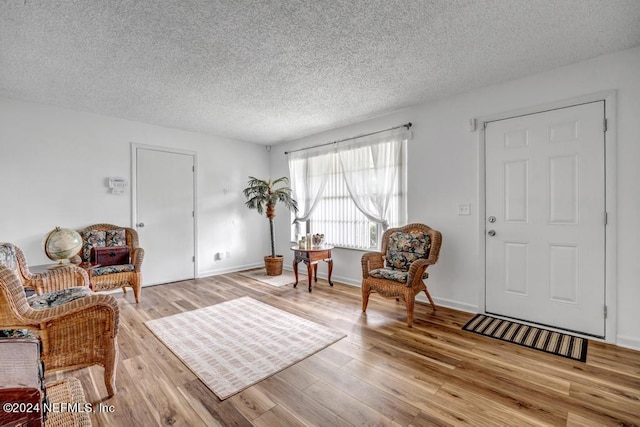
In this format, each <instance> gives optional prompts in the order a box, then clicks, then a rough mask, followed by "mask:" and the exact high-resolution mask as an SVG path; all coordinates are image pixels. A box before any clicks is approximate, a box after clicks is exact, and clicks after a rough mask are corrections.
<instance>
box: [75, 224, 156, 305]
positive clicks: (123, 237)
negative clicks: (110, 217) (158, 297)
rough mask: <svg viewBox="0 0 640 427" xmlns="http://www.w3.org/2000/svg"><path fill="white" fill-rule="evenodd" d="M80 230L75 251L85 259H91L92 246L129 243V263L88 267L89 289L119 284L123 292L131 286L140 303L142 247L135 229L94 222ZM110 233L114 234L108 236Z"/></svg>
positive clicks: (100, 289) (103, 289)
mask: <svg viewBox="0 0 640 427" xmlns="http://www.w3.org/2000/svg"><path fill="white" fill-rule="evenodd" d="M79 233H80V235H81V236H82V241H83V247H82V249H81V250H80V252H79V253H78V255H79V256H80V258H81V259H82V261H83V262H85V263H88V262H90V253H91V248H92V247H103V246H124V245H126V246H128V247H129V255H130V257H131V260H130V264H123V265H116V266H105V267H97V268H93V269H91V270H90V281H91V289H93V290H94V291H95V292H100V291H107V290H111V289H117V288H122V291H123V292H124V293H125V294H126V293H127V289H126V287H127V286H128V287H131V288H132V289H133V296H134V298H135V300H136V303H139V302H140V289H141V287H142V260H143V259H144V249H142V248H141V247H140V246H139V241H138V232H137V231H136V230H134V229H133V228H128V227H119V226H117V225H113V224H94V225H90V226H89V227H86V228H84V229H82V230H79ZM118 233H119V236H120V237H118ZM105 236H106V237H105ZM109 236H116V237H115V238H113V239H111V238H109Z"/></svg>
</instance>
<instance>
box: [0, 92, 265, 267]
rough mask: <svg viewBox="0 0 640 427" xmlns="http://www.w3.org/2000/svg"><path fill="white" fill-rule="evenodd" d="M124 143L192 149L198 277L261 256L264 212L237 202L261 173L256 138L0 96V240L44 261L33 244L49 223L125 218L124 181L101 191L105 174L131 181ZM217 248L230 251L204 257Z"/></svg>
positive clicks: (127, 216)
mask: <svg viewBox="0 0 640 427" xmlns="http://www.w3.org/2000/svg"><path fill="white" fill-rule="evenodd" d="M132 142H133V143H139V144H149V145H156V146H166V147H173V148H180V149H184V150H191V151H195V152H197V158H198V175H197V180H198V183H197V187H198V231H199V240H198V244H199V247H198V253H197V257H198V267H199V276H204V275H209V274H215V273H220V272H224V271H231V270H237V269H240V268H243V267H246V266H254V265H260V264H261V263H262V257H263V256H264V254H265V253H266V252H267V249H268V240H267V239H268V227H266V219H264V218H261V217H260V216H259V215H257V214H256V212H255V211H250V210H249V209H247V208H246V207H244V206H243V204H244V197H243V196H242V194H241V190H242V189H243V188H244V187H245V183H246V181H247V177H248V176H249V175H256V176H265V177H266V176H268V172H269V160H268V153H267V151H266V149H265V147H264V146H261V145H256V144H249V143H244V142H238V141H232V140H227V139H223V138H218V137H214V136H210V135H203V134H197V133H192V132H185V131H181V130H176V129H171V128H165V127H160V126H153V125H147V124H143V123H138V122H132V121H128V120H123V119H117V118H112V117H106V116H100V115H95V114H89V113H83V112H78V111H72V110H67V109H62V108H56V107H51V106H46V105H41V104H35V103H27V102H19V101H14V100H9V99H3V98H0V174H1V177H2V191H0V241H6V242H11V243H14V244H16V245H18V246H19V247H20V248H21V249H22V250H23V251H24V252H25V254H26V256H27V259H28V261H29V263H30V264H32V265H35V264H43V263H49V262H51V261H49V260H48V259H47V258H46V256H45V255H44V253H43V251H42V249H41V246H40V245H41V241H42V238H43V237H44V235H45V234H46V233H47V232H48V231H50V230H52V229H53V228H54V227H55V226H62V227H68V228H73V229H79V228H82V227H85V226H87V225H90V224H94V223H101V222H107V223H114V224H119V225H127V226H131V188H129V189H128V190H127V192H126V193H125V194H123V195H120V196H116V195H111V194H109V191H108V189H107V188H106V186H105V179H106V178H107V177H110V176H118V177H125V178H126V179H127V180H128V181H129V182H130V183H131V148H130V144H131V143H132ZM224 190H226V192H225V191H224ZM141 245H142V246H143V247H144V240H142V241H141ZM167 250H171V242H167ZM220 251H225V252H226V251H229V252H230V253H231V257H230V258H228V259H224V260H222V261H214V254H215V253H216V252H220Z"/></svg>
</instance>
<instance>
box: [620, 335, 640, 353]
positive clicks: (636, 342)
mask: <svg viewBox="0 0 640 427" xmlns="http://www.w3.org/2000/svg"><path fill="white" fill-rule="evenodd" d="M616 345H618V346H620V347H626V348H630V349H631V350H639V351H640V339H638V338H632V337H628V336H624V335H618V336H617V337H616Z"/></svg>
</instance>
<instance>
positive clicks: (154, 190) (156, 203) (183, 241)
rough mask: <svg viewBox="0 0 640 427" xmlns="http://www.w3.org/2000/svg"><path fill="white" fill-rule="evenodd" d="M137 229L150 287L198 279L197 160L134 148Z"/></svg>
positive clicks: (144, 270) (192, 157) (145, 275)
mask: <svg viewBox="0 0 640 427" xmlns="http://www.w3.org/2000/svg"><path fill="white" fill-rule="evenodd" d="M135 159H136V171H135V172H136V176H135V179H136V181H135V182H136V191H135V201H134V203H135V209H134V212H135V216H136V218H134V223H135V225H136V229H137V230H138V233H139V235H140V242H141V243H140V245H141V246H142V247H143V248H144V250H145V257H144V263H143V265H142V266H143V269H142V276H143V281H144V284H145V285H153V284H158V283H168V282H175V281H178V280H186V279H193V278H194V277H195V208H194V206H195V200H194V177H195V173H194V170H195V156H194V155H193V154H185V153H181V152H172V151H165V150H163V149H160V148H158V149H153V148H146V147H145V148H142V147H135Z"/></svg>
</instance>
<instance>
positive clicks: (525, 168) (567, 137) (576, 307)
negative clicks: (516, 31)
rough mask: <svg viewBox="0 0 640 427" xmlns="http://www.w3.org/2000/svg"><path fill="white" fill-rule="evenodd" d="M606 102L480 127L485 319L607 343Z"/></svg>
mask: <svg viewBox="0 0 640 427" xmlns="http://www.w3.org/2000/svg"><path fill="white" fill-rule="evenodd" d="M603 123H604V102H602V101H600V102H591V103H587V104H582V105H577V106H572V107H567V108H560V109H556V110H551V111H546V112H540V113H536V114H529V115H524V116H520V117H514V118H509V119H504V120H497V121H493V122H489V123H487V127H486V130H485V132H486V133H485V141H486V158H485V161H486V217H485V220H486V223H485V225H486V234H485V244H486V287H485V289H486V295H485V298H486V301H485V303H486V306H485V307H486V312H487V313H493V314H498V315H502V316H507V317H512V318H515V319H521V320H525V321H530V322H535V323H540V324H543V325H548V326H553V327H557V328H562V329H567V330H571V331H576V332H580V333H584V334H590V335H594V336H599V337H604V335H605V312H604V311H605V308H604V307H605V221H606V215H605V159H604V153H605V146H604V135H605V134H604V126H603Z"/></svg>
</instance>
